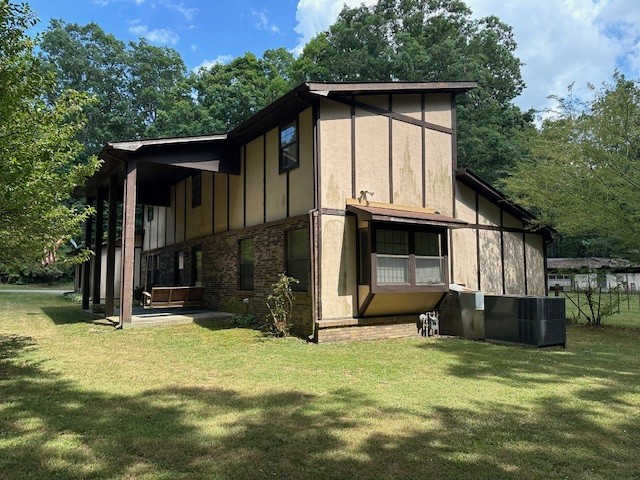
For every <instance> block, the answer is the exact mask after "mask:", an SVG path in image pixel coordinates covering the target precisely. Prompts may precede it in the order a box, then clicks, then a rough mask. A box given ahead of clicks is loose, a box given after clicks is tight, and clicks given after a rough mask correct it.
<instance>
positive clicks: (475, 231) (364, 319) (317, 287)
mask: <svg viewBox="0 0 640 480" xmlns="http://www.w3.org/2000/svg"><path fill="white" fill-rule="evenodd" d="M474 87H475V83H473V82H443V83H404V82H393V83H304V84H302V85H300V86H298V87H297V88H295V89H293V90H292V91H290V92H289V93H287V94H286V95H284V96H283V97H281V98H280V99H278V100H276V101H275V102H274V103H272V104H271V105H269V106H267V107H266V108H265V109H263V110H262V111H260V112H258V113H256V114H255V115H254V116H252V117H251V118H249V119H248V120H247V121H245V122H244V123H243V124H241V125H239V126H238V127H236V128H235V129H233V130H232V131H230V132H228V133H227V134H223V135H209V136H201V137H188V138H165V139H157V140H140V141H131V142H119V143H110V144H107V145H106V146H105V147H104V148H103V149H102V151H101V153H100V157H101V158H102V159H103V161H104V163H103V165H102V167H101V169H100V170H99V171H98V172H97V173H96V174H95V175H94V176H93V177H91V178H90V179H89V180H88V181H87V182H86V184H85V185H84V186H83V188H81V189H80V193H81V194H83V195H84V196H86V197H87V199H88V201H89V202H95V201H96V200H97V203H98V205H101V204H104V202H105V200H106V199H107V197H108V199H109V202H110V204H112V205H115V202H116V201H117V200H118V199H120V200H122V201H123V233H122V238H123V247H122V248H123V259H124V261H123V264H122V265H123V267H122V268H123V276H122V278H123V281H122V289H123V292H127V295H124V294H123V295H121V298H122V308H121V310H120V319H121V322H123V324H125V325H126V323H127V322H130V321H131V300H130V296H131V295H130V292H131V291H132V282H133V270H134V266H133V263H134V262H133V251H134V250H133V238H134V228H135V220H136V218H135V211H136V205H138V204H142V205H143V210H142V212H143V219H142V223H143V229H144V238H143V246H142V268H143V273H142V276H143V278H147V279H149V280H150V281H151V283H152V284H153V285H201V286H202V287H203V288H204V299H205V300H204V302H205V305H206V306H208V307H211V308H217V309H224V308H225V306H227V305H228V304H230V303H231V302H233V301H236V300H237V299H238V298H250V305H251V309H252V311H253V312H254V313H255V314H256V315H257V316H258V317H260V316H264V315H265V314H266V313H267V309H266V305H265V299H266V296H267V294H268V291H269V289H270V286H271V284H272V283H273V282H274V281H275V280H276V279H277V275H278V274H279V273H282V272H285V271H286V272H287V273H288V274H289V275H291V276H294V277H296V278H298V279H299V280H300V283H298V284H297V285H295V290H296V294H295V299H296V301H295V308H294V324H295V325H294V326H295V331H296V332H297V333H299V334H301V335H308V336H310V337H311V338H312V339H314V340H316V341H325V340H341V339H349V338H381V337H395V336H408V335H415V334H416V328H415V324H416V319H417V315H418V314H420V313H423V312H426V311H432V310H435V309H437V307H438V305H439V304H440V302H441V301H442V299H443V297H444V296H445V295H446V294H447V292H448V291H449V287H450V284H458V285H463V286H465V287H467V288H468V289H472V290H479V291H482V292H486V293H507V294H529V295H532V294H535V295H544V294H545V291H546V285H545V281H546V273H545V249H546V244H547V242H549V241H550V239H551V230H549V229H542V230H532V229H530V228H529V226H528V223H529V221H530V220H531V219H532V218H533V217H532V216H531V215H530V214H529V213H528V212H526V211H525V210H523V209H522V208H520V207H518V206H517V205H514V204H513V203H510V202H509V201H507V199H506V198H505V197H504V196H503V195H502V194H501V193H500V192H498V191H497V190H495V189H494V188H492V187H491V186H489V185H487V184H486V183H485V182H483V181H482V180H481V179H480V178H478V177H477V176H475V175H474V174H473V173H471V172H469V171H467V170H461V169H458V168H457V166H456V96H458V95H460V94H464V92H466V91H468V90H470V89H472V88H474ZM109 212H115V207H114V208H110V209H109ZM99 218H102V217H101V216H100V217H99ZM101 224H102V222H101V221H100V222H97V224H96V229H95V230H97V231H99V233H100V235H102V229H103V228H104V227H103V226H102V225H101ZM108 230H109V232H110V233H109V235H108V238H109V239H111V238H115V213H112V215H110V217H109V221H108ZM92 231H93V230H92V227H91V225H89V227H88V228H87V232H86V235H87V238H89V237H91V235H92ZM112 232H113V235H112ZM98 238H101V237H98ZM110 242H111V243H109V241H108V246H107V250H108V255H107V257H108V258H111V257H110V255H111V254H110V253H109V252H111V250H110V249H111V248H114V247H113V246H112V244H113V241H112V240H110ZM113 265H114V263H113V262H111V263H109V261H108V262H107V280H108V281H107V287H108V288H107V292H106V295H107V298H106V310H107V313H109V312H112V308H113V307H112V305H113V298H112V297H113V287H111V286H110V282H111V281H112V279H113V268H114V267H113ZM87 270H88V266H87ZM86 275H89V273H86ZM87 278H89V277H87ZM89 290H90V289H89V288H87V289H86V290H85V292H84V297H85V298H84V302H85V303H86V304H87V305H88V303H89V298H90V291H89Z"/></svg>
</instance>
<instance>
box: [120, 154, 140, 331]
mask: <svg viewBox="0 0 640 480" xmlns="http://www.w3.org/2000/svg"><path fill="white" fill-rule="evenodd" d="M126 169H127V170H126V172H127V175H126V177H125V181H124V201H123V205H122V251H121V255H120V256H121V264H122V269H121V272H122V273H121V276H120V326H121V327H122V325H123V324H125V323H131V316H132V310H133V278H134V277H133V267H134V266H133V263H134V252H135V230H136V181H137V178H136V177H137V173H138V170H137V162H136V161H135V160H129V161H128V162H127V167H126Z"/></svg>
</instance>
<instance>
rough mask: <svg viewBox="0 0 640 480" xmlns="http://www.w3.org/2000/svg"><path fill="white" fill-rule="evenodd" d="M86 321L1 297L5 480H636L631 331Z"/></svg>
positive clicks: (638, 425)
mask: <svg viewBox="0 0 640 480" xmlns="http://www.w3.org/2000/svg"><path fill="white" fill-rule="evenodd" d="M90 320H91V319H90V317H88V316H87V315H86V314H84V313H83V312H82V311H81V310H79V308H78V307H77V306H75V305H73V304H70V303H69V302H65V301H64V300H63V299H61V298H59V297H57V296H51V295H38V294H9V293H6V292H5V293H2V292H0V478H2V479H13V478H16V479H21V478H47V479H49V478H63V479H67V478H149V479H151V478H153V479H156V478H160V479H165V478H166V479H169V478H171V479H173V478H181V479H192V478H202V479H209V478H212V479H216V478H220V479H244V478H256V479H263V478H264V479H267V478H278V479H303V478H304V479H306V478H318V479H326V478H329V479H339V478H349V479H351V478H357V479H387V478H394V479H395V478H404V479H416V478H454V479H455V478H460V479H467V478H473V479H482V478H487V479H489V478H495V479H497V478H500V479H532V478H540V479H548V478H570V479H613V478H616V479H624V478H639V476H640V473H639V472H640V460H639V457H638V452H639V451H640V377H639V373H638V372H640V356H639V355H638V344H639V340H640V329H635V328H619V327H603V328H587V327H584V326H574V327H571V328H570V329H569V338H568V347H567V349H566V350H563V349H549V350H535V349H526V348H520V347H508V346H499V345H493V344H489V343H483V342H472V341H466V340H458V339H429V340H389V341H377V342H356V343H348V344H328V345H309V344H306V343H305V342H304V341H302V340H299V339H283V340H279V339H271V338H264V337H262V336H261V335H260V334H259V333H258V332H256V331H253V330H246V329H227V328H223V327H222V326H216V325H215V324H212V325H209V326H198V325H187V326H179V327H166V328H162V327H161V328H149V329H132V330H124V331H117V330H113V329H112V328H111V327H106V326H101V325H96V324H93V323H91V322H90Z"/></svg>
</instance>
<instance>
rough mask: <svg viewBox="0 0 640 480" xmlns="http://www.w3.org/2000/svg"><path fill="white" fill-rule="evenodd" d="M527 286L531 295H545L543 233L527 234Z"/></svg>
mask: <svg viewBox="0 0 640 480" xmlns="http://www.w3.org/2000/svg"><path fill="white" fill-rule="evenodd" d="M526 244H527V288H528V291H529V295H545V294H546V292H545V291H544V241H543V239H542V235H540V234H536V233H527V234H526Z"/></svg>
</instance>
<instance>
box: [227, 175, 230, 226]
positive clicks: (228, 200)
mask: <svg viewBox="0 0 640 480" xmlns="http://www.w3.org/2000/svg"><path fill="white" fill-rule="evenodd" d="M230 220H231V175H229V174H228V173H227V232H228V231H229V230H231V221H230Z"/></svg>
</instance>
